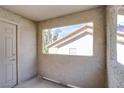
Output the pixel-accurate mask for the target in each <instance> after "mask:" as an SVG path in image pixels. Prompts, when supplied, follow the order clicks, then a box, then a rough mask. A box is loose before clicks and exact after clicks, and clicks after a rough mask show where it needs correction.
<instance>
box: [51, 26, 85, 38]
mask: <svg viewBox="0 0 124 93" xmlns="http://www.w3.org/2000/svg"><path fill="white" fill-rule="evenodd" d="M82 26H83V24H76V25H69V26H64V27H58V28H52V29H51V31H52V33H55V32H56V31H59V32H60V33H59V37H60V38H61V37H64V36H66V35H68V34H69V33H71V32H73V31H75V30H76V29H79V28H81V27H82Z"/></svg>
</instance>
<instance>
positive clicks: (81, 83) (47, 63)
mask: <svg viewBox="0 0 124 93" xmlns="http://www.w3.org/2000/svg"><path fill="white" fill-rule="evenodd" d="M90 21H92V22H94V40H93V42H94V45H93V50H94V55H93V56H65V55H47V54H42V29H45V28H50V27H59V26H65V25H71V24H76V23H83V22H84V23H85V22H90ZM38 35H39V36H38V42H39V44H38V59H39V74H40V75H42V76H45V77H47V78H51V79H53V80H57V81H60V82H61V83H63V84H72V85H75V86H78V87H105V85H106V67H105V60H106V59H105V55H106V49H105V46H106V42H105V40H106V39H105V8H104V7H99V8H95V9H91V10H88V11H83V12H79V13H75V14H71V15H67V16H63V17H58V18H54V19H50V20H46V21H43V22H40V23H39V34H38Z"/></svg>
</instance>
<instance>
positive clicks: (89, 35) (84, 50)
mask: <svg viewBox="0 0 124 93" xmlns="http://www.w3.org/2000/svg"><path fill="white" fill-rule="evenodd" d="M48 49H49V54H65V55H87V56H91V55H93V28H92V26H89V25H85V26H83V27H81V28H80V29H78V30H76V31H73V32H72V33H70V34H69V35H67V36H65V37H63V38H61V39H59V40H57V41H55V42H53V43H52V44H50V45H48Z"/></svg>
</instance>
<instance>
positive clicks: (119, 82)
mask: <svg viewBox="0 0 124 93" xmlns="http://www.w3.org/2000/svg"><path fill="white" fill-rule="evenodd" d="M119 7H120V6H114V5H113V6H107V8H106V17H107V19H106V22H107V72H108V73H107V76H108V87H114V88H118V87H120V88H122V87H124V65H122V64H120V63H119V62H117V51H116V50H117V48H116V47H117V46H116V25H117V13H118V9H119ZM122 52H123V51H122Z"/></svg>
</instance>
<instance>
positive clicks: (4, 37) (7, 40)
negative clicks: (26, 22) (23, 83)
mask: <svg viewBox="0 0 124 93" xmlns="http://www.w3.org/2000/svg"><path fill="white" fill-rule="evenodd" d="M16 83H17V74H16V25H13V24H10V23H6V22H3V21H0V87H13V86H14V85H16Z"/></svg>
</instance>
